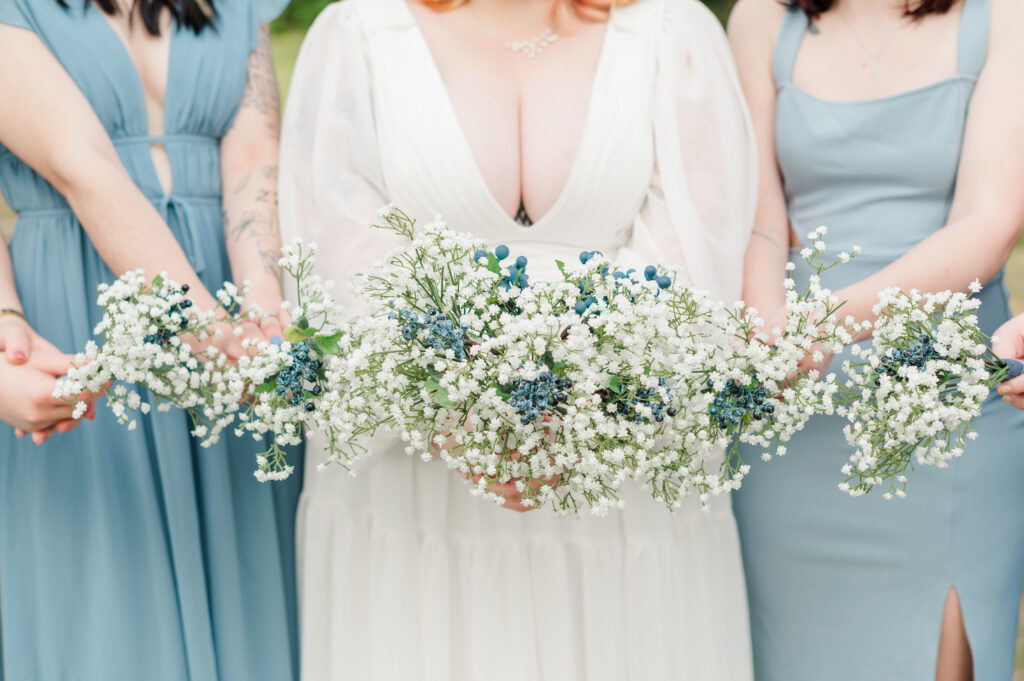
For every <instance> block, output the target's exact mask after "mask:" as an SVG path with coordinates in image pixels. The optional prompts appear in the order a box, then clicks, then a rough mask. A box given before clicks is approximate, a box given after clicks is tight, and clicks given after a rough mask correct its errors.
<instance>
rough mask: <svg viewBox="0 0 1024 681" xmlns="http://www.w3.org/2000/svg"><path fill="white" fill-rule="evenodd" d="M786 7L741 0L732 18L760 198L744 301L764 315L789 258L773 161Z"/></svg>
mask: <svg viewBox="0 0 1024 681" xmlns="http://www.w3.org/2000/svg"><path fill="white" fill-rule="evenodd" d="M783 12H784V9H783V7H782V5H780V4H779V3H777V2H774V0H740V2H739V3H738V4H737V5H736V7H735V8H734V9H733V12H732V15H731V16H730V17H729V42H730V44H731V45H732V50H733V56H734V57H735V58H736V67H737V69H738V71H739V76H740V83H741V84H742V86H743V92H744V94H745V95H746V97H747V104H748V105H749V107H750V115H751V119H752V120H753V124H754V135H755V137H756V139H757V152H758V173H759V183H758V197H757V212H756V214H755V217H754V231H753V233H752V235H751V237H750V244H749V246H747V253H746V258H745V260H744V272H743V299H744V300H745V301H746V302H747V304H749V305H752V306H754V307H756V308H757V309H758V310H759V311H760V312H762V313H763V314H773V313H775V312H776V311H777V310H779V309H780V308H781V307H782V306H783V304H784V302H785V293H784V289H783V287H782V281H783V279H784V277H785V265H786V261H787V260H788V258H789V219H788V217H787V213H786V199H785V194H784V193H783V188H782V176H781V174H780V172H779V166H778V164H777V163H776V161H775V80H774V78H773V76H772V53H773V51H774V36H775V34H776V33H777V32H778V28H779V25H780V23H781V22H782V15H783Z"/></svg>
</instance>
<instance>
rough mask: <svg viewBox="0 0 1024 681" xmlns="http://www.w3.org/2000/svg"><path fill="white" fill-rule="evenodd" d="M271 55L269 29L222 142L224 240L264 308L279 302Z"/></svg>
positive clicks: (235, 268)
mask: <svg viewBox="0 0 1024 681" xmlns="http://www.w3.org/2000/svg"><path fill="white" fill-rule="evenodd" d="M280 106H281V104H280V99H279V97H278V91H277V80H276V79H275V77H274V67H273V61H272V60H271V55H270V32H269V29H268V28H267V27H264V28H263V31H262V35H261V40H260V45H259V47H258V48H257V49H256V50H255V51H253V53H252V54H251V55H250V57H249V77H248V81H247V83H246V86H245V93H244V95H243V97H242V102H241V104H240V105H239V113H238V116H237V117H236V120H235V124H234V125H233V126H232V128H231V130H230V131H229V132H228V134H227V135H226V136H225V138H224V141H223V142H222V143H221V159H222V162H221V168H222V171H221V172H222V180H223V185H224V238H225V240H226V242H227V249H228V257H229V258H230V259H231V269H232V274H233V276H234V278H235V280H236V282H237V283H240V282H241V281H248V282H249V299H250V300H252V301H254V302H256V303H258V304H259V305H261V306H262V307H264V308H266V309H267V311H271V309H273V310H276V309H277V306H278V305H279V303H280V301H281V285H280V271H279V268H278V265H277V261H278V260H279V259H280V258H281V235H280V232H279V231H278V222H277V168H278V142H279V138H280V127H281V121H280V117H281V113H280Z"/></svg>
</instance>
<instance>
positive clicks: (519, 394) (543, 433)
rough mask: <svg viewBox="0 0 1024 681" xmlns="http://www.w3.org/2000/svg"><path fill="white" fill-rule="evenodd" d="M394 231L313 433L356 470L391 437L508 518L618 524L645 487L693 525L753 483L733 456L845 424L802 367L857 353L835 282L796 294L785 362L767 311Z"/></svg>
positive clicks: (432, 229) (363, 289)
mask: <svg viewBox="0 0 1024 681" xmlns="http://www.w3.org/2000/svg"><path fill="white" fill-rule="evenodd" d="M380 217H381V218H382V219H383V220H384V221H385V222H386V223H387V225H388V228H390V229H393V230H395V231H397V232H398V233H400V234H402V235H403V236H405V237H406V238H407V239H409V245H408V246H407V247H405V248H402V249H400V250H398V251H397V252H395V253H394V254H392V255H391V256H390V257H389V258H388V259H387V261H386V262H385V264H384V265H383V266H382V267H379V268H377V269H376V270H374V271H373V272H372V273H371V274H368V275H365V276H362V277H360V278H358V279H357V283H356V293H357V294H358V295H359V296H361V297H362V298H364V299H366V300H367V301H368V302H369V303H370V306H371V308H372V309H374V310H376V311H377V314H375V315H373V316H370V317H365V318H360V319H356V320H354V321H353V322H351V324H350V325H349V326H348V327H347V328H346V333H345V334H344V335H343V336H342V338H341V339H340V343H339V350H340V352H339V353H338V354H337V355H336V356H332V357H330V358H329V359H328V360H327V367H326V374H325V384H326V386H327V392H326V393H325V394H324V395H323V397H322V399H321V400H319V402H318V406H317V408H316V409H315V410H314V411H313V412H312V418H311V420H310V425H311V426H312V427H313V428H315V429H316V430H318V431H320V432H322V433H324V434H325V435H326V440H327V441H328V442H329V449H330V452H331V457H330V460H331V461H334V462H337V463H340V464H342V465H344V466H345V467H347V468H351V467H352V466H353V465H354V464H355V463H356V462H358V461H359V460H360V459H362V458H364V457H366V456H369V455H371V454H372V452H370V451H369V450H368V449H367V448H366V447H365V444H364V443H365V439H366V438H367V437H369V436H371V435H373V434H374V433H376V432H377V431H378V430H380V429H384V430H386V431H388V432H391V433H393V434H395V435H397V436H399V437H401V438H402V439H403V440H404V441H405V442H406V443H407V449H406V451H407V453H409V454H418V455H420V456H421V457H423V458H425V459H429V458H431V457H433V456H439V457H440V458H441V459H443V460H444V461H445V462H446V463H447V464H448V465H449V466H450V467H451V468H453V469H455V470H457V471H458V472H460V473H461V474H462V475H463V476H465V477H466V478H467V479H469V480H471V481H473V492H474V493H475V494H478V495H481V496H486V497H488V498H491V499H493V500H494V501H496V502H498V503H502V502H503V501H505V495H506V494H507V492H508V490H509V489H510V486H511V488H513V489H515V490H516V492H517V493H518V495H519V496H520V497H521V501H522V503H523V504H524V505H526V506H530V505H545V504H549V505H551V506H553V507H554V508H555V509H556V510H557V511H560V512H564V513H569V514H574V513H577V512H578V511H579V510H580V509H581V508H582V507H584V506H587V507H589V508H590V510H591V511H592V512H594V513H597V514H603V513H606V512H607V511H608V510H609V509H612V508H616V507H618V506H620V505H621V502H620V497H619V490H620V488H621V486H622V484H623V483H624V482H626V481H627V480H631V481H635V482H638V483H639V484H641V485H642V486H644V487H645V488H646V489H648V490H649V491H650V493H651V494H652V495H653V496H654V497H655V498H657V499H659V500H662V501H663V502H664V503H666V504H667V505H668V506H670V507H677V506H678V505H679V504H680V503H681V499H682V498H683V497H685V496H687V495H696V496H698V497H699V498H700V499H701V500H702V501H707V499H708V498H709V497H711V496H713V495H716V494H721V493H723V492H728V491H730V490H733V489H736V488H737V487H738V486H739V485H740V482H741V480H742V478H743V476H744V475H745V474H746V473H747V471H748V470H749V467H748V466H746V465H744V464H743V463H742V462H741V461H740V460H739V457H738V454H737V452H736V450H735V448H734V449H733V450H732V451H731V452H730V454H729V456H727V457H726V459H725V461H724V463H723V462H721V461H720V460H719V457H720V456H721V451H722V447H723V445H725V444H726V443H728V442H730V441H733V440H735V439H737V438H739V439H741V440H744V441H747V442H751V443H754V444H761V445H764V446H765V447H771V446H772V445H776V446H777V445H779V444H781V443H782V442H784V441H785V440H786V439H787V438H788V437H789V436H790V435H791V434H792V433H793V432H795V431H796V430H798V429H799V428H800V427H802V425H803V423H805V422H806V420H807V418H809V417H810V415H811V414H813V413H817V412H819V411H821V409H822V405H823V404H826V405H828V408H829V409H831V403H830V398H831V395H832V394H833V393H834V390H835V386H834V382H833V381H832V380H829V381H827V382H819V381H817V380H816V379H817V376H816V375H815V374H805V373H801V372H799V371H798V367H797V363H798V361H799V360H800V358H801V357H803V356H804V354H805V351H806V350H808V349H810V348H811V346H812V345H814V344H815V343H819V344H823V345H824V347H827V348H829V349H832V348H833V347H838V346H841V345H842V344H843V343H845V342H849V340H850V336H849V332H848V330H847V329H846V327H844V326H843V325H842V324H839V323H837V322H836V321H835V320H834V319H833V317H834V315H835V310H836V309H837V308H838V306H839V305H838V302H837V301H836V300H835V298H834V296H832V295H831V294H830V293H829V292H828V291H827V290H825V289H822V288H821V287H820V286H819V285H817V282H815V284H814V285H813V286H811V287H810V289H809V290H808V291H806V292H804V293H796V292H795V290H792V289H794V288H795V287H790V288H791V291H790V295H789V303H790V306H791V310H792V314H791V316H790V319H789V321H788V322H787V324H786V328H785V329H783V330H780V331H779V333H778V335H777V336H776V338H775V339H774V340H773V345H769V344H768V343H767V342H766V341H767V338H766V337H757V335H756V333H755V331H754V330H755V328H756V325H757V322H758V320H756V318H755V316H754V313H753V312H752V311H750V310H747V309H745V308H742V307H736V308H727V307H724V306H723V305H721V304H719V303H717V302H715V301H712V300H710V299H709V298H708V297H707V296H706V295H704V294H702V293H700V292H697V291H694V290H692V289H688V288H686V287H683V286H678V285H676V284H675V282H674V279H675V277H676V273H675V272H674V271H672V270H669V269H665V268H657V267H655V266H653V265H652V266H649V267H647V268H646V269H645V271H643V272H637V271H633V270H630V271H626V272H623V271H615V268H614V265H613V264H612V263H610V262H609V261H608V260H607V259H606V258H605V257H604V256H603V255H602V254H600V253H596V252H594V253H591V252H584V253H582V254H581V257H580V261H579V262H578V263H568V264H567V263H559V267H560V270H561V271H562V275H563V276H562V279H561V280H557V281H540V282H531V281H529V275H528V274H527V270H528V267H529V265H528V262H527V260H526V259H525V258H523V257H518V258H514V257H513V255H512V254H510V253H509V252H508V249H507V248H505V247H503V246H499V247H497V248H496V249H495V251H494V252H488V251H486V250H485V248H484V245H483V243H482V242H481V241H480V240H478V239H476V238H475V237H473V236H471V235H469V234H457V233H455V232H453V231H452V230H450V229H449V228H448V227H447V226H446V225H444V224H443V223H440V222H438V223H434V224H430V225H426V226H425V227H423V228H422V229H421V230H419V231H418V233H416V232H414V229H413V223H412V221H411V220H410V219H409V218H408V217H407V216H405V215H404V214H403V213H402V212H401V211H399V210H397V209H395V208H394V207H388V208H387V209H386V210H382V211H381V213H380ZM503 261H505V262H509V263H514V264H511V265H507V266H506V265H502V264H501V263H502V262H503ZM857 329H858V330H859V327H857ZM709 464H710V468H709Z"/></svg>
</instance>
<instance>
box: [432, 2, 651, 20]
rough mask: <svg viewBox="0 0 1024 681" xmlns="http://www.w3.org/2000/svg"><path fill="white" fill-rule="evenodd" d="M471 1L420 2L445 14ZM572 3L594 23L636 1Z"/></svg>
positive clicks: (580, 14) (582, 16)
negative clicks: (618, 8) (616, 8)
mask: <svg viewBox="0 0 1024 681" xmlns="http://www.w3.org/2000/svg"><path fill="white" fill-rule="evenodd" d="M469 1H470V0H420V2H422V3H423V4H424V5H426V6H427V7H429V8H430V9H432V10H434V11H437V12H445V11H447V10H450V9H455V8H456V7H461V6H462V5H465V4H466V3H467V2H469ZM566 2H571V4H572V8H573V9H574V10H575V11H576V15H577V16H579V17H581V18H583V19H589V20H592V21H606V20H607V19H608V15H609V14H611V11H612V7H623V6H625V5H631V4H633V2H635V0H566Z"/></svg>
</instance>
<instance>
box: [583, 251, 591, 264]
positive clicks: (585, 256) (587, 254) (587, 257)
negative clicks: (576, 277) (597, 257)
mask: <svg viewBox="0 0 1024 681" xmlns="http://www.w3.org/2000/svg"><path fill="white" fill-rule="evenodd" d="M592 257H594V256H593V254H592V253H591V252H590V251H580V264H581V265H586V264H587V263H588V262H590V259H591V258H592Z"/></svg>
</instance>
